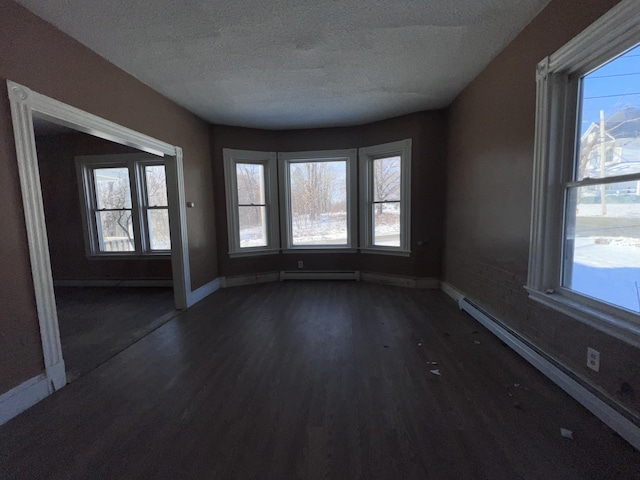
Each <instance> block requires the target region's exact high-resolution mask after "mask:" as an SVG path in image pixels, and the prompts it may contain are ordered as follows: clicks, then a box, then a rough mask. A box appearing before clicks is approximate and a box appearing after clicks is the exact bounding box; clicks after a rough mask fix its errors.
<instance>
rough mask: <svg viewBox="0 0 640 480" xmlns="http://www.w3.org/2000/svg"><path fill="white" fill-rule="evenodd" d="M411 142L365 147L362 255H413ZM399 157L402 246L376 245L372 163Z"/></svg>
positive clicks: (362, 150) (362, 154)
mask: <svg viewBox="0 0 640 480" xmlns="http://www.w3.org/2000/svg"><path fill="white" fill-rule="evenodd" d="M411 144H412V142H411V139H410V138H407V139H405V140H399V141H397V142H390V143H384V144H381V145H373V146H370V147H363V148H360V150H359V157H360V251H361V252H364V253H382V254H387V255H400V256H405V257H408V256H410V255H411ZM396 156H397V157H400V246H399V247H392V246H382V245H374V239H375V236H374V232H373V223H374V221H373V215H374V213H373V206H374V199H375V196H374V191H373V183H374V182H373V162H374V160H377V159H380V158H389V157H396Z"/></svg>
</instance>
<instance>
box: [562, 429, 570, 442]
mask: <svg viewBox="0 0 640 480" xmlns="http://www.w3.org/2000/svg"><path fill="white" fill-rule="evenodd" d="M560 435H562V436H563V437H564V438H568V439H570V440H573V432H572V431H571V430H567V429H566V428H561V429H560Z"/></svg>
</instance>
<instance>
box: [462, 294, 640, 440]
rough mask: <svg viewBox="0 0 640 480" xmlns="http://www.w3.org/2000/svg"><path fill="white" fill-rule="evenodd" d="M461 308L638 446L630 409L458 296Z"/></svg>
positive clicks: (637, 429)
mask: <svg viewBox="0 0 640 480" xmlns="http://www.w3.org/2000/svg"><path fill="white" fill-rule="evenodd" d="M458 305H459V307H460V309H461V310H464V311H465V312H467V313H468V314H469V315H471V316H472V317H473V318H475V319H476V320H477V321H478V322H480V323H481V324H482V325H483V326H484V327H486V328H487V329H488V330H489V331H490V332H491V333H493V334H494V335H496V336H497V337H498V338H499V339H500V340H502V341H503V342H504V343H506V344H507V345H508V346H509V347H511V348H512V349H513V350H515V351H516V353H518V354H519V355H520V356H522V357H523V358H524V359H525V360H527V361H528V362H529V363H530V364H531V365H533V366H534V367H536V368H537V369H538V370H539V371H540V372H542V373H543V374H544V375H545V376H546V377H548V378H549V379H550V380H551V381H552V382H554V383H555V384H556V385H558V386H559V387H560V388H562V389H563V390H564V391H565V392H567V393H568V394H569V395H571V396H572V397H573V398H574V399H575V400H577V401H578V402H579V403H581V404H582V405H583V406H584V407H585V408H586V409H587V410H589V411H590V412H591V413H593V414H594V415H595V416H596V417H598V418H599V419H600V420H602V421H603V422H604V423H605V424H607V425H608V426H609V427H611V428H612V429H613V430H614V431H616V432H617V433H618V434H619V435H620V436H621V437H622V438H624V439H625V440H626V441H627V442H629V443H630V444H631V445H633V446H634V447H635V448H636V449H638V450H640V425H639V419H637V418H636V417H635V416H634V415H633V414H631V413H630V412H626V411H624V410H621V407H620V406H619V405H616V404H612V403H611V402H610V401H609V400H608V399H607V398H606V397H605V396H604V395H603V394H601V393H600V392H598V391H597V390H595V389H591V388H588V387H587V386H585V385H583V384H582V382H580V381H579V377H577V375H575V374H574V373H573V372H571V371H570V370H568V369H567V368H566V367H564V366H563V365H561V364H560V363H559V362H557V361H555V360H553V359H552V358H551V357H549V356H548V355H546V354H545V353H544V352H541V351H540V350H539V349H538V348H536V347H535V346H534V345H533V344H531V342H529V341H528V340H526V339H525V338H523V337H522V336H520V335H518V334H517V333H516V332H514V331H513V330H511V329H510V328H509V327H507V326H506V325H504V324H503V323H502V322H500V321H499V320H498V319H496V318H494V317H493V316H492V315H491V314H489V313H487V312H485V311H484V310H483V309H482V308H481V307H479V306H477V305H475V304H474V303H473V302H472V301H471V300H469V299H468V298H466V297H464V296H462V297H460V299H459V300H458Z"/></svg>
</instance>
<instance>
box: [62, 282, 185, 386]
mask: <svg viewBox="0 0 640 480" xmlns="http://www.w3.org/2000/svg"><path fill="white" fill-rule="evenodd" d="M55 294H56V307H57V310H58V323H59V325H60V341H61V342H62V353H63V357H64V360H65V368H66V370H67V380H68V381H69V382H72V381H74V380H75V379H77V378H78V377H80V376H82V375H84V374H86V373H87V372H90V371H91V370H93V369H94V368H96V367H97V366H98V365H100V364H102V363H104V362H105V361H107V360H109V359H110V358H111V357H113V356H114V355H116V354H117V353H120V352H121V351H122V350H124V349H125V348H127V347H128V346H130V345H131V344H133V343H134V342H137V341H138V340H140V339H141V338H142V337H144V336H145V335H147V334H149V333H150V332H152V331H153V330H155V329H156V328H158V327H159V326H160V325H162V324H163V323H165V322H166V321H167V320H169V319H170V318H172V317H175V316H176V315H177V314H178V311H177V310H175V309H174V303H173V289H172V288H158V287H154V288H142V287H131V288H129V287H56V289H55Z"/></svg>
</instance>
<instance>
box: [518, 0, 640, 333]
mask: <svg viewBox="0 0 640 480" xmlns="http://www.w3.org/2000/svg"><path fill="white" fill-rule="evenodd" d="M638 15H640V6H638V4H637V3H636V2H621V3H620V4H619V5H618V7H616V8H614V9H613V10H612V11H611V12H609V13H608V14H607V15H605V16H604V17H603V18H602V19H600V20H599V21H598V22H596V24H594V25H593V26H592V27H590V28H589V29H588V30H586V31H585V32H583V33H582V34H581V35H579V36H578V37H576V38H575V39H574V40H573V41H572V42H571V43H569V44H568V45H567V46H565V47H563V48H562V49H561V50H559V51H558V52H556V53H555V54H553V55H552V56H551V57H549V58H547V59H545V60H544V61H543V62H542V63H541V64H540V65H539V66H538V107H537V115H538V118H537V127H536V156H535V172H534V211H533V224H532V237H531V253H530V262H529V278H528V289H529V292H530V294H531V297H532V298H534V299H536V300H538V301H541V302H543V303H545V304H547V305H549V306H551V307H552V308H556V309H558V310H560V311H562V312H564V313H567V314H569V315H571V316H573V317H575V318H578V319H581V320H583V321H585V322H587V323H589V324H592V325H594V326H596V327H598V328H600V329H602V330H605V331H607V332H609V333H612V334H614V335H616V336H618V337H620V338H624V339H626V340H630V339H631V340H632V341H633V342H636V343H640V316H639V315H638V313H639V312H640V46H639V43H640V35H639V34H638V33H637V31H638V29H637V27H638V25H637V24H638V23H639V22H638V20H637V19H638V18H640V17H639V16H638ZM605 26H606V29H604V30H603V28H604V27H605ZM603 31H606V32H607V33H608V35H603V34H602V32H603Z"/></svg>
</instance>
